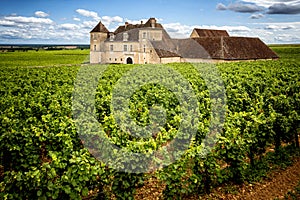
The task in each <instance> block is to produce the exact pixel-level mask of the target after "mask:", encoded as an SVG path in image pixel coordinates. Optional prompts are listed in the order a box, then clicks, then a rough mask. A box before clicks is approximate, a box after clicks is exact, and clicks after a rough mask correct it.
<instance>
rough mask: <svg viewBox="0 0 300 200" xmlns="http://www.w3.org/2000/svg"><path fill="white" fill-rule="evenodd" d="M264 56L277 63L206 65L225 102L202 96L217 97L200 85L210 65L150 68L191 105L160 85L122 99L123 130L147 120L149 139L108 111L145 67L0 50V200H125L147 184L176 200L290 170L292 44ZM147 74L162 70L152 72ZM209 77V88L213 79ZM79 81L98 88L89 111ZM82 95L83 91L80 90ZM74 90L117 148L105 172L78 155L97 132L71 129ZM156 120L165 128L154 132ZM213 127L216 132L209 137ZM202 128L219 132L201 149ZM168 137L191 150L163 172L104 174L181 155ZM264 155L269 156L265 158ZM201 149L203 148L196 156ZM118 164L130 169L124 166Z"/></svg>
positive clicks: (297, 88)
mask: <svg viewBox="0 0 300 200" xmlns="http://www.w3.org/2000/svg"><path fill="white" fill-rule="evenodd" d="M272 48H273V50H274V51H276V52H277V53H278V54H279V56H280V57H281V58H280V59H279V60H274V61H251V62H233V63H221V64H217V65H216V69H218V71H219V73H220V76H219V77H218V78H221V79H222V82H223V83H224V86H225V88H224V92H225V94H226V98H227V99H226V105H225V100H224V99H222V98H221V97H220V96H218V97H215V98H213V99H212V98H210V95H211V94H218V92H222V91H223V90H222V87H217V86H216V87H213V88H210V87H209V86H208V85H207V82H205V80H206V79H205V78H204V77H203V76H204V74H205V72H204V71H201V70H200V72H199V69H198V68H201V67H203V69H206V68H205V67H207V66H209V65H207V64H195V65H192V64H188V63H175V64H169V65H163V66H162V68H161V69H160V70H162V72H164V71H163V70H164V67H165V68H166V69H167V70H169V72H170V73H168V75H170V77H169V76H168V77H166V79H165V80H164V81H165V82H166V84H170V85H173V86H174V85H177V84H181V83H179V82H178V80H179V79H177V76H174V77H172V73H174V74H176V73H177V74H180V75H181V76H182V77H183V78H184V80H186V81H187V82H188V83H189V85H190V88H191V89H192V90H193V93H194V95H195V99H196V108H190V107H189V105H187V107H184V106H183V105H184V103H181V102H180V100H178V99H177V97H178V96H176V94H174V92H172V91H173V90H171V89H169V88H167V86H165V85H163V86H162V85H159V84H158V83H148V84H145V85H142V87H140V88H139V89H138V90H136V91H134V92H133V93H132V95H131V96H130V98H129V100H128V109H124V110H125V111H127V112H128V113H129V115H130V116H131V117H132V119H133V120H132V121H130V122H129V123H127V125H129V126H131V124H130V123H135V124H137V125H138V126H139V127H142V129H143V130H144V128H145V127H147V126H149V125H153V124H154V125H155V126H157V127H158V128H156V129H153V130H155V133H153V132H151V130H152V129H151V130H150V131H149V130H148V129H147V130H146V131H148V132H149V134H152V136H149V137H147V138H140V137H136V136H134V135H132V134H131V133H132V132H134V131H132V132H130V131H126V130H128V129H126V126H125V129H124V128H123V129H122V128H120V125H119V124H118V120H117V119H116V116H119V115H118V113H117V114H116V113H114V112H113V111H112V106H111V105H112V100H113V98H114V96H113V94H112V93H113V92H114V88H115V87H116V84H118V81H119V80H121V78H123V77H126V74H128V73H129V72H131V71H132V70H134V69H138V68H142V67H143V66H137V65H109V66H104V65H98V66H92V67H91V66H85V65H83V66H80V65H81V64H82V63H86V62H87V61H88V55H89V51H87V50H68V51H38V52H35V51H30V52H7V53H0V69H1V70H0V80H1V81H0V121H1V134H0V156H1V160H0V181H1V183H0V199H81V198H83V197H86V196H88V197H89V198H91V199H92V198H94V199H105V198H107V199H111V198H113V197H114V198H117V199H132V198H134V195H135V193H136V190H137V189H139V188H141V187H142V186H143V185H144V183H146V182H147V181H149V180H150V179H151V180H153V179H155V180H157V181H159V183H160V184H161V185H163V186H164V187H163V192H162V195H163V197H164V198H165V199H174V198H177V199H182V198H187V197H188V196H189V195H198V196H201V195H202V194H204V193H209V192H210V190H211V189H212V188H214V187H217V186H221V185H222V184H224V183H243V182H251V181H257V180H259V179H260V178H261V177H263V176H266V173H267V172H268V171H269V170H270V169H271V168H274V166H277V165H282V166H284V165H288V164H290V163H291V161H290V158H291V157H292V153H291V152H295V151H297V150H296V149H297V147H296V146H297V145H299V143H298V142H297V141H299V138H298V135H297V133H298V132H297V131H299V124H300V123H299V122H300V76H299V74H300V67H299V66H300V57H299V55H300V48H299V47H298V46H272ZM147 66H149V67H153V66H150V65H146V66H145V67H147ZM106 67H107V68H106ZM82 69H86V71H87V73H86V75H87V76H85V77H84V79H82V80H78V77H77V74H78V72H80V70H82ZM89 69H91V70H95V71H91V70H90V71H89ZM104 69H105V71H104ZM142 69H143V68H142ZM145 69H146V68H145ZM201 69H202V68H201ZM101 70H103V71H104V73H103V74H102V76H101V77H100V79H99V81H98V79H97V76H96V75H97V73H96V72H98V71H101ZM207 70H208V71H209V69H207ZM94 72H95V73H94ZM157 72H160V71H159V70H158V68H157ZM157 72H153V74H155V73H157ZM201 72H203V74H201ZM212 74H213V73H212ZM212 74H211V75H209V76H208V77H207V78H208V80H211V81H212V82H214V81H216V82H218V81H219V80H217V79H216V77H214V76H213V75H212ZM135 75H136V76H137V77H142V78H141V79H137V80H135V79H134V77H133V76H132V77H133V78H132V79H131V78H130V77H129V78H128V77H127V78H128V79H124V80H125V81H127V84H131V83H133V82H134V83H136V82H139V81H143V80H147V77H149V76H150V75H151V74H147V73H146V72H143V71H137V72H136V74H135ZM158 76H159V73H158ZM85 81H87V82H89V81H91V83H92V82H93V81H96V82H97V87H96V93H95V95H94V97H95V98H94V99H95V102H96V104H95V110H94V109H93V108H90V107H89V106H87V105H86V104H87V103H86V102H85V101H84V100H85V99H86V98H87V97H86V96H85V93H83V94H77V93H76V92H74V85H77V86H78V85H81V84H82V85H84V82H85ZM124 86H125V88H124ZM119 89H120V91H121V93H122V92H124V93H122V95H123V96H122V95H121V96H120V99H121V98H123V97H124V96H126V89H128V88H126V84H125V85H121V86H120V88H119ZM83 90H84V88H83ZM179 91H181V92H185V91H186V90H180V89H179ZM85 92H86V93H89V92H88V90H87V91H85ZM74 94H76V95H78V96H76V98H77V100H78V102H76V103H79V104H80V105H79V106H83V107H82V109H86V110H85V112H86V113H89V112H90V113H93V112H94V111H95V116H96V119H97V121H98V122H99V125H100V126H101V127H102V128H103V131H104V135H101V137H103V138H105V139H107V140H109V141H110V142H111V143H113V144H115V145H116V146H118V147H120V148H122V149H124V151H121V155H115V156H119V157H118V159H116V160H114V159H111V160H109V163H110V165H106V164H105V163H103V162H101V161H98V160H97V159H96V158H95V157H94V156H95V155H96V154H95V153H93V152H91V153H93V155H92V154H91V153H90V152H89V151H88V150H87V149H86V148H84V145H87V144H86V142H87V141H89V140H92V141H96V140H95V138H97V137H98V134H100V133H97V132H93V133H90V132H89V130H94V129H93V128H94V127H89V126H88V125H89V124H88V123H87V126H86V127H85V128H86V129H83V130H81V132H82V131H83V132H84V133H85V136H88V137H91V138H88V139H87V140H84V141H81V140H80V139H79V135H78V126H76V125H77V124H78V121H77V119H76V117H74V116H80V115H81V114H82V112H81V111H78V110H75V112H77V111H78V113H74V110H72V103H74V98H75V96H74ZM184 97H186V98H185V99H192V98H191V97H190V96H184ZM87 99H88V98H87ZM80 100H82V102H81V101H80ZM212 105H216V107H215V108H213V106H212ZM73 106H74V105H73ZM153 109H154V110H155V109H158V112H160V113H161V115H159V114H157V115H154V118H153V117H151V116H153V115H152V114H151V112H152V111H153ZM162 109H163V110H164V111H163V112H161V110H162ZM193 109H194V110H195V112H194V113H196V114H195V116H196V117H193V118H192V119H189V116H187V117H184V116H185V115H184V113H185V112H188V111H191V110H192V111H194V110H193ZM214 109H217V110H222V109H225V111H226V114H225V115H224V125H223V126H219V124H218V122H216V121H218V120H220V119H217V118H214V116H213V115H212V114H211V113H212V112H213V111H214ZM83 114H85V113H84V112H83ZM124 116H125V115H123V114H122V113H121V114H120V116H119V117H120V119H123V117H124ZM157 116H158V117H157ZM193 116H194V115H193ZM155 117H157V118H158V119H157V118H155ZM163 118H165V121H164V123H162V124H159V123H160V120H161V119H163ZM195 119H197V120H195ZM189 120H190V121H189ZM194 121H195V123H189V122H194ZM125 122H126V121H125ZM153 122H155V123H153ZM81 123H86V122H85V121H84V120H83V121H81ZM214 123H215V124H217V125H216V127H214V128H213V129H212V128H211V124H214ZM190 126H191V127H190ZM187 130H188V131H189V130H195V135H193V136H192V137H191V138H185V136H186V135H185V134H181V133H185V131H187ZM209 130H218V132H219V135H217V137H218V141H217V142H216V143H214V144H213V149H210V145H211V143H209V142H208V143H206V144H204V145H203V144H201V143H202V142H203V139H204V138H205V136H206V135H207V134H208V133H209ZM212 134H215V133H212ZM175 138H177V139H178V140H179V141H183V142H184V141H185V140H186V139H191V142H190V143H189V144H188V146H187V147H188V150H187V151H185V152H184V154H183V155H180V157H179V158H180V159H179V160H178V161H176V162H174V163H173V164H171V165H169V166H167V167H165V168H162V169H159V170H157V171H155V172H152V173H127V172H120V171H118V170H116V169H115V168H114V167H112V165H114V166H118V167H117V168H118V169H123V168H125V167H127V169H128V168H129V169H130V170H132V171H134V170H137V171H138V169H146V168H147V169H148V168H149V169H150V168H151V167H153V166H156V165H157V166H159V165H163V164H164V160H169V161H170V160H171V161H172V158H173V157H176V156H177V155H175V154H176V153H177V152H175V153H174V155H173V154H172V155H169V154H168V153H170V152H174V151H173V150H174V149H175V148H181V147H179V146H168V145H169V144H170V143H171V141H172V140H174V139H175ZM101 145H102V143H100V144H99V143H95V144H94V146H93V148H94V149H96V150H97V149H101V148H102V147H101ZM270 148H274V149H275V152H274V153H272V152H268V151H267V149H270ZM298 148H299V147H298ZM205 150H209V152H208V153H207V154H206V156H202V155H203V152H204V151H205ZM128 152H134V153H140V154H143V155H145V156H144V157H141V158H138V159H135V160H130V158H128V157H126V156H123V157H122V155H127V154H126V153H128ZM153 152H159V153H157V154H156V159H155V160H151V162H148V161H149V159H148V158H149V157H151V155H153ZM100 154H105V152H101V153H100ZM108 157H109V156H108ZM128 162H130V163H131V164H132V165H130V166H126V164H128Z"/></svg>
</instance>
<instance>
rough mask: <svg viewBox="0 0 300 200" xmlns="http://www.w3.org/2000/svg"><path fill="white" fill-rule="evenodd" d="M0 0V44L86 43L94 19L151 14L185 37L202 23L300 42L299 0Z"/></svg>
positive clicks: (113, 21) (268, 39) (114, 20)
mask: <svg viewBox="0 0 300 200" xmlns="http://www.w3.org/2000/svg"><path fill="white" fill-rule="evenodd" d="M0 4H1V7H0V44H9V45H17V44H19V45H20V44H24V45H25V44H47V45H54V44H56V45H62V44H73V45H74V44H77V45H89V37H90V36H89V32H90V31H91V30H92V29H93V28H94V27H95V26H96V25H97V24H98V22H99V21H101V22H103V24H104V25H105V26H106V27H107V28H108V30H109V31H114V30H115V29H116V28H117V27H118V26H120V25H124V23H125V22H129V23H132V24H138V23H140V21H144V22H146V21H147V20H148V19H149V18H150V17H155V18H156V19H157V20H158V23H161V24H162V25H163V27H164V28H165V30H166V31H167V32H168V33H169V35H170V36H171V37H172V38H187V37H188V36H189V34H190V33H191V32H192V29H193V28H204V29H218V30H220V29H222V30H226V31H228V33H229V34H230V36H244V37H258V38H260V39H261V40H262V41H263V42H265V43H266V44H269V45H272V44H300V0H287V1H282V0H266V1H263V0H212V1H205V2H204V1H198V0H197V1H196V0H187V1H184V2H183V1H178V0H174V1H172V3H169V2H168V1H165V0H153V1H151V2H150V1H137V0H133V1H131V2H124V1H121V0H112V1H110V2H104V1H92V0H88V1H84V2H82V1H79V0H64V1H61V0H52V1H43V0H35V1H33V0H28V1H21V0H3V1H1V3H0ZM16 5H18V6H16ZM133 10H134V12H133Z"/></svg>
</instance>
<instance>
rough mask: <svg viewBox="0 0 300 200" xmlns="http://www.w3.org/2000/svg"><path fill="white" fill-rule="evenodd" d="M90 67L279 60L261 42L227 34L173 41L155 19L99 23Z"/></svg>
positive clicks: (205, 32) (198, 33)
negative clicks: (111, 27) (112, 25)
mask: <svg viewBox="0 0 300 200" xmlns="http://www.w3.org/2000/svg"><path fill="white" fill-rule="evenodd" d="M90 48H91V49H90V63H103V64H110V63H123V64H147V63H152V64H158V63H172V62H205V61H207V60H210V61H216V62H218V61H233V60H257V59H276V58H278V56H277V55H276V54H275V53H274V52H273V51H272V50H271V49H270V48H269V47H268V46H267V45H265V44H264V43H263V42H262V41H261V40H260V39H259V38H249V37H231V36H229V34H228V33H227V31H225V30H209V29H194V30H193V31H192V33H191V35H190V37H189V38H186V39H172V38H171V37H170V36H169V34H168V33H167V32H166V31H165V29H164V28H163V26H162V25H161V24H160V23H157V21H156V19H155V18H150V19H149V20H148V21H147V22H146V23H143V22H141V23H140V24H135V25H134V24H129V23H127V22H126V23H125V24H124V25H123V26H119V27H118V28H117V29H116V30H115V31H114V32H110V31H108V29H107V28H106V27H105V26H104V25H103V24H102V23H101V22H99V23H98V24H97V25H96V26H95V28H94V29H93V30H92V31H91V32H90Z"/></svg>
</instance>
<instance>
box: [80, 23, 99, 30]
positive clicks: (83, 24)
mask: <svg viewBox="0 0 300 200" xmlns="http://www.w3.org/2000/svg"><path fill="white" fill-rule="evenodd" d="M96 25H97V22H95V21H84V22H82V23H81V27H82V28H89V29H92V28H94V26H96Z"/></svg>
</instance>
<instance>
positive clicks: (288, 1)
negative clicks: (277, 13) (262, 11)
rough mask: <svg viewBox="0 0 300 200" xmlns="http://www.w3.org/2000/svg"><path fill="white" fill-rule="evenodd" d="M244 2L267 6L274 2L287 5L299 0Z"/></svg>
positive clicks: (251, 0)
mask: <svg viewBox="0 0 300 200" xmlns="http://www.w3.org/2000/svg"><path fill="white" fill-rule="evenodd" d="M243 1H244V2H248V3H254V4H256V5H258V6H263V7H265V8H268V7H270V6H272V5H274V4H278V3H285V4H287V5H292V4H298V3H299V2H300V1H299V0H243Z"/></svg>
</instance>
